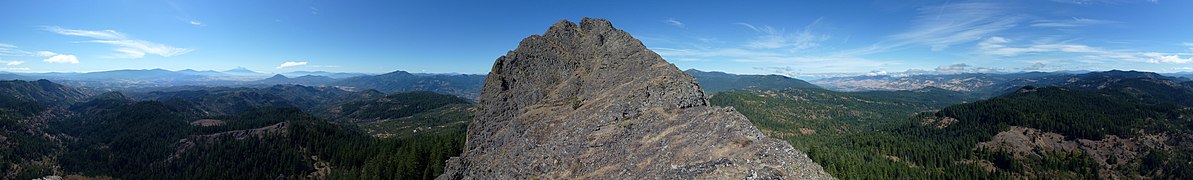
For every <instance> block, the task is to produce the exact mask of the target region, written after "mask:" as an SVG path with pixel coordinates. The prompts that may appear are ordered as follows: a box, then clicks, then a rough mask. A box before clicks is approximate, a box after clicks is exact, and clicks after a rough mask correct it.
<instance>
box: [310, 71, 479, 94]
mask: <svg viewBox="0 0 1193 180" xmlns="http://www.w3.org/2000/svg"><path fill="white" fill-rule="evenodd" d="M484 81H485V76H484V75H471V74H464V75H427V76H418V75H414V74H410V73H408V72H406V71H394V72H390V73H385V74H380V75H372V76H359V77H351V78H345V79H342V80H339V81H336V82H334V83H332V84H331V85H335V86H344V87H350V88H352V89H356V90H362V89H376V90H379V91H382V92H388V93H393V92H411V91H431V92H438V93H445V94H451V95H456V96H461V97H465V98H469V99H476V98H477V97H480V90H481V86H483V83H484Z"/></svg>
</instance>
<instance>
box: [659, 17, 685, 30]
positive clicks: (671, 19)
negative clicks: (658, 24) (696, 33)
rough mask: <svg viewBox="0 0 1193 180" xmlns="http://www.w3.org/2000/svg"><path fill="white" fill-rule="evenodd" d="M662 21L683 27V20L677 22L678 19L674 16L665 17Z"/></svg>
mask: <svg viewBox="0 0 1193 180" xmlns="http://www.w3.org/2000/svg"><path fill="white" fill-rule="evenodd" d="M663 23H666V24H667V25H671V26H675V27H678V28H684V24H683V22H679V20H675V18H667V20H663Z"/></svg>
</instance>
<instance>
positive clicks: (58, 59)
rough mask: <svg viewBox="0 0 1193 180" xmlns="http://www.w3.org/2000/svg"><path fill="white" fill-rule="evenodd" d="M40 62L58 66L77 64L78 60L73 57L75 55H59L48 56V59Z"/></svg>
mask: <svg viewBox="0 0 1193 180" xmlns="http://www.w3.org/2000/svg"><path fill="white" fill-rule="evenodd" d="M42 61H45V62H48V63H59V64H68V63H69V64H78V63H79V58H77V57H75V55H69V54H59V55H54V56H50V58H46V59H45V60H42Z"/></svg>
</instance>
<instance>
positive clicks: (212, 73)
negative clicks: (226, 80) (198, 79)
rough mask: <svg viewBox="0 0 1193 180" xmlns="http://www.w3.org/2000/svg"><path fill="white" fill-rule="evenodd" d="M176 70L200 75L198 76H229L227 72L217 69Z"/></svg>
mask: <svg viewBox="0 0 1193 180" xmlns="http://www.w3.org/2000/svg"><path fill="white" fill-rule="evenodd" d="M176 72H178V73H182V74H189V75H200V76H230V75H229V74H225V73H222V72H219V71H213V70H206V71H198V70H194V69H183V70H180V71H176Z"/></svg>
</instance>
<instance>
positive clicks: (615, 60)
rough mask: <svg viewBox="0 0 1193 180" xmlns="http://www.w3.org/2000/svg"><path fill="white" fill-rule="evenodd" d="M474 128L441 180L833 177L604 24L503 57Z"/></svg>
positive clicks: (562, 28)
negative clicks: (712, 102)
mask: <svg viewBox="0 0 1193 180" xmlns="http://www.w3.org/2000/svg"><path fill="white" fill-rule="evenodd" d="M468 128H469V129H468V142H467V143H466V149H465V152H464V153H463V154H461V156H460V157H456V158H452V159H451V160H449V161H448V165H447V167H446V168H445V171H446V172H445V173H444V174H443V175H441V176H439V179H531V178H544V179H577V178H579V179H644V178H646V179H693V178H696V179H727V178H734V179H741V178H767V179H771V178H791V179H832V177H831V176H829V175H828V174H827V173H826V172H825V171H824V170H823V169H822V168H821V167H820V166H819V165H817V164H816V163H814V162H812V160H811V159H809V158H808V157H807V155H806V154H804V153H802V152H800V151H798V150H795V149H793V148H792V147H791V146H790V145H789V144H787V143H786V142H784V141H782V140H778V139H771V138H768V137H766V136H765V135H763V134H762V133H761V132H759V130H758V129H757V128H755V127H754V126H753V125H752V124H751V123H750V121H749V120H747V119H746V117H744V116H742V115H741V114H740V113H738V112H736V111H735V110H734V109H733V108H726V107H714V106H709V104H708V101H707V99H706V97H705V94H704V92H702V91H701V90H700V87H699V85H698V84H697V83H696V81H695V80H694V79H693V78H692V77H691V76H689V75H687V74H685V73H683V72H681V71H679V69H678V68H676V67H675V66H674V65H672V64H670V63H667V62H666V61H665V60H663V58H662V57H660V56H659V55H658V54H655V53H654V52H653V51H650V50H648V49H646V47H645V46H644V45H643V44H642V43H641V42H640V41H638V40H637V39H634V38H633V37H631V36H630V35H629V34H628V33H626V32H624V31H622V30H618V29H616V28H614V27H613V26H612V24H611V23H610V22H609V21H606V20H603V19H591V18H585V19H583V20H581V21H580V24H579V25H577V24H575V23H572V22H569V21H566V20H561V21H559V22H558V23H556V24H555V25H553V26H551V27H550V28H549V29H548V30H547V31H546V32H545V33H543V34H542V35H532V36H530V37H527V38H525V39H523V40H522V42H521V43H520V44H519V45H518V47H517V49H515V50H514V51H511V52H509V53H508V54H506V55H505V56H502V57H500V58H498V59H497V60H496V62H495V63H494V65H493V69H492V70H491V71H490V73H489V75H488V77H487V79H486V80H485V84H484V88H483V89H482V93H481V96H480V98H479V103H478V109H477V116H476V119H475V121H473V122H472V124H471V125H470V126H469V127H468Z"/></svg>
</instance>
